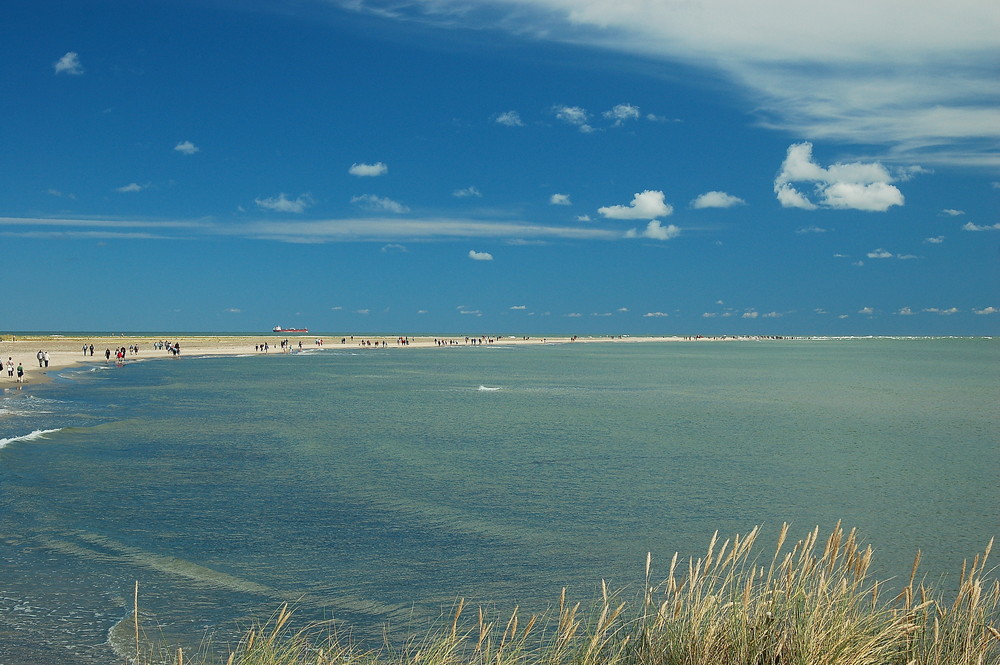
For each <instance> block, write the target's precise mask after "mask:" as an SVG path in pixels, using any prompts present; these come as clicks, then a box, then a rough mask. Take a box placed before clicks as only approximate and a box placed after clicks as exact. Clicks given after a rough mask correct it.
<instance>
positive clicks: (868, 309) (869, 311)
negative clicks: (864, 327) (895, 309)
mask: <svg viewBox="0 0 1000 665" xmlns="http://www.w3.org/2000/svg"><path fill="white" fill-rule="evenodd" d="M874 313H875V309H874V308H872V307H862V308H861V309H859V310H858V314H867V315H868V316H871V315H872V314H874Z"/></svg>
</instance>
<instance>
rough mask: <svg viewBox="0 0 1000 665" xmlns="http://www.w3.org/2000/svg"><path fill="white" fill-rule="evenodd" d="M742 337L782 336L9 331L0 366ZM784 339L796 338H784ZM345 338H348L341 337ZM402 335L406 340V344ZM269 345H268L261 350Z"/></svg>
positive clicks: (2, 386)
mask: <svg viewBox="0 0 1000 665" xmlns="http://www.w3.org/2000/svg"><path fill="white" fill-rule="evenodd" d="M286 339H287V340H288V342H289V348H288V349H282V347H281V341H282V340H286ZM739 339H781V338H780V337H776V338H769V337H759V336H758V337H754V336H744V337H735V336H720V337H702V336H656V337H631V336H621V335H615V336H612V335H605V336H600V337H580V336H559V337H527V336H525V337H516V336H482V337H476V338H472V337H466V336H464V335H463V336H441V337H433V336H430V335H421V336H418V337H413V336H407V335H399V336H397V335H364V336H359V335H346V336H342V335H337V336H334V337H330V336H325V337H321V336H318V335H311V334H290V335H276V334H274V333H266V334H261V335H250V334H242V335H241V334H222V335H213V334H204V335H196V334H181V335H176V336H175V335H170V334H162V335H150V334H139V335H125V334H122V335H106V334H105V335H86V334H79V333H67V334H58V333H51V334H25V335H16V334H15V335H12V334H10V333H6V334H3V335H0V361H2V363H4V367H3V371H0V390H7V389H20V388H22V387H24V386H30V385H39V384H43V383H47V382H49V381H51V380H52V376H51V375H52V374H53V373H55V372H59V371H61V370H64V369H68V368H72V367H77V366H87V365H102V364H104V365H108V364H112V363H114V362H115V355H114V353H115V350H116V349H118V348H119V347H125V348H126V349H127V348H129V347H131V346H138V349H139V350H138V353H137V354H132V353H129V354H127V355H126V357H125V363H126V364H127V363H129V362H134V361H137V360H143V361H145V360H157V359H161V358H172V357H173V355H172V354H171V353H169V352H168V351H166V350H160V349H157V348H155V347H154V344H156V343H158V342H169V343H177V344H179V346H180V357H185V356H192V355H194V356H237V355H247V354H255V355H269V354H274V353H287V352H292V351H298V350H299V348H300V347H299V343H300V342H301V350H303V351H305V350H323V349H336V348H366V349H373V350H374V349H376V348H379V349H391V348H414V349H428V348H451V347H462V346H480V345H482V346H497V345H503V346H538V345H541V344H586V343H595V342H603V343H608V342H613V343H648V342H683V341H722V340H739ZM784 339H792V338H790V337H785V338H784ZM341 340H343V342H342V341H341ZM400 340H405V343H401V342H400ZM84 344H86V345H87V347H88V351H87V354H86V355H84V352H83V346H84ZM265 344H267V345H268V347H269V348H268V350H267V351H266V352H265V351H263V350H262V348H263V346H264V345H265ZM91 345H93V347H94V351H93V355H90V351H89V347H90V346H91ZM107 350H110V351H111V354H112V355H111V359H110V360H107V359H106V358H105V353H106V351H107ZM40 351H41V352H47V353H48V355H49V359H48V364H47V365H45V364H43V365H42V366H39V361H38V359H37V354H38V353H39V352H40ZM8 359H10V360H11V361H12V362H13V364H14V366H15V368H16V367H17V365H18V363H20V364H21V365H22V366H23V367H24V380H23V381H22V382H18V381H17V374H16V372H15V374H14V376H8V372H7V367H6V363H7V361H8Z"/></svg>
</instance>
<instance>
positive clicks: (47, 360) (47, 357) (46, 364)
mask: <svg viewBox="0 0 1000 665" xmlns="http://www.w3.org/2000/svg"><path fill="white" fill-rule="evenodd" d="M42 359H43V360H45V366H46V367H48V366H49V352H48V351H46V352H44V353H43V354H42Z"/></svg>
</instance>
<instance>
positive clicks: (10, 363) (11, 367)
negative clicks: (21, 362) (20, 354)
mask: <svg viewBox="0 0 1000 665" xmlns="http://www.w3.org/2000/svg"><path fill="white" fill-rule="evenodd" d="M7 376H14V359H13V358H11V357H10V356H7Z"/></svg>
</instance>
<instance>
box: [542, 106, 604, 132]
mask: <svg viewBox="0 0 1000 665" xmlns="http://www.w3.org/2000/svg"><path fill="white" fill-rule="evenodd" d="M552 113H554V114H555V116H556V117H557V118H559V119H560V120H562V121H563V122H565V123H567V124H570V125H573V126H575V127H577V128H579V130H580V131H581V132H583V133H584V134H589V133H590V132H593V131H594V128H593V127H591V126H590V124H589V123H590V114H589V113H587V110H586V109H582V108H580V107H579V106H553V107H552Z"/></svg>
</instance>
